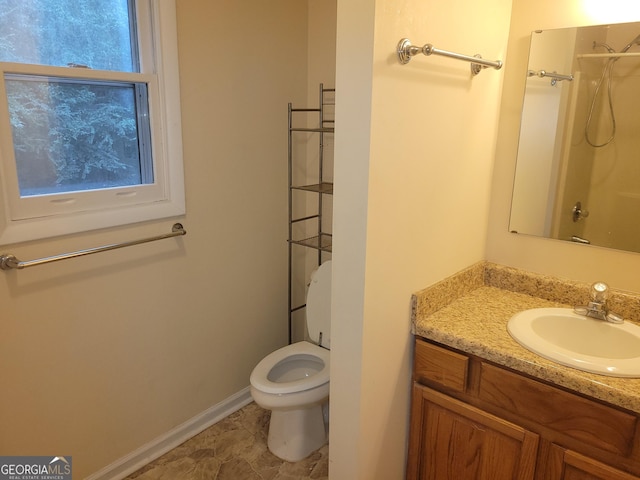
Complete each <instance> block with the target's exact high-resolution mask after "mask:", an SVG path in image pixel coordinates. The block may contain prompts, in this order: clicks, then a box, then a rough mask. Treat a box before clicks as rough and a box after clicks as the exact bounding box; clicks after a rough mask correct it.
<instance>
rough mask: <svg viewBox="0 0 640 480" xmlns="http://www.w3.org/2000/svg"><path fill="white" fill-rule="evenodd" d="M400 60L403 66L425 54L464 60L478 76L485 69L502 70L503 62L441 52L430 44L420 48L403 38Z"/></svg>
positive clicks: (400, 47) (398, 49) (476, 56)
mask: <svg viewBox="0 0 640 480" xmlns="http://www.w3.org/2000/svg"><path fill="white" fill-rule="evenodd" d="M396 51H397V53H398V60H400V63H402V64H403V65H404V64H406V63H409V60H411V57H413V56H415V55H417V54H419V53H423V54H424V55H427V56H429V55H442V56H444V57H450V58H455V59H457V60H464V61H467V62H471V74H472V75H477V74H478V73H480V71H481V70H482V69H483V68H488V67H493V68H495V69H496V70H500V69H501V68H502V61H500V60H496V61H495V62H494V61H491V60H484V59H483V58H482V56H481V55H480V54H476V55H474V56H473V57H470V56H468V55H462V54H460V53H454V52H448V51H446V50H440V49H438V48H435V47H434V46H433V45H431V44H430V43H427V44H425V45H423V46H422V47H418V46H416V45H412V44H411V40H409V39H408V38H403V39H401V40H400V41H399V42H398V48H397V50H396Z"/></svg>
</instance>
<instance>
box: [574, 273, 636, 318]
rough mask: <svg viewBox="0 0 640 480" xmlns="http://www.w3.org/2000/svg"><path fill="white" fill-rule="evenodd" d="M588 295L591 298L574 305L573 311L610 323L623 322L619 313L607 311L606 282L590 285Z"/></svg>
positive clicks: (607, 295) (607, 289)
mask: <svg viewBox="0 0 640 480" xmlns="http://www.w3.org/2000/svg"><path fill="white" fill-rule="evenodd" d="M589 296H590V298H591V300H590V301H589V303H588V304H587V305H581V306H577V307H574V309H573V311H574V312H575V313H577V314H578V315H585V316H587V317H592V318H597V319H599V320H604V321H606V322H610V323H623V322H624V320H623V319H622V317H621V316H620V315H618V314H617V313H613V312H610V311H609V307H608V306H607V300H608V299H609V286H608V285H607V284H606V283H604V282H596V283H594V284H593V285H591V291H590V292H589Z"/></svg>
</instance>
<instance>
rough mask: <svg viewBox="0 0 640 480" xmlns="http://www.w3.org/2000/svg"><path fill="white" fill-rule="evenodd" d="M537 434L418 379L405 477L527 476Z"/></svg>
mask: <svg viewBox="0 0 640 480" xmlns="http://www.w3.org/2000/svg"><path fill="white" fill-rule="evenodd" d="M537 449H538V435H536V434H535V433H532V432H529V431H527V430H525V429H523V428H521V427H519V426H517V425H514V424H512V423H509V422H507V421H505V420H503V419H500V418H498V417H495V416H493V415H490V414H488V413H486V412H484V411H482V410H479V409H477V408H475V407H472V406H470V405H467V404H466V403H463V402H460V401H458V400H456V399H453V398H451V397H448V396H447V395H444V394H442V393H439V392H436V391H435V390H431V389H429V388H426V387H423V386H422V385H419V384H417V383H416V384H414V387H413V404H412V408H411V439H410V443H409V458H408V465H407V479H408V480H418V479H420V480H532V479H533V476H534V473H535V464H536V456H537Z"/></svg>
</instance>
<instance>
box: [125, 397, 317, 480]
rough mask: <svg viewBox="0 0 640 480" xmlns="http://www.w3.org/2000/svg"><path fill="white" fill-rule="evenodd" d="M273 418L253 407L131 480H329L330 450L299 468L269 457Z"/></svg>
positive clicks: (306, 461) (210, 428) (146, 467)
mask: <svg viewBox="0 0 640 480" xmlns="http://www.w3.org/2000/svg"><path fill="white" fill-rule="evenodd" d="M269 415H270V412H269V411H267V410H263V409H262V408H260V407H259V406H257V405H256V404H255V403H250V404H249V405H247V406H246V407H244V408H242V409H240V410H238V411H237V412H235V413H233V414H232V415H230V416H228V417H227V418H225V419H223V420H221V421H220V422H218V423H216V424H215V425H213V426H211V427H209V428H208V429H206V430H205V431H203V432H202V433H200V434H198V435H196V436H195V437H193V438H191V439H190V440H188V441H186V442H185V443H183V444H182V445H180V446H178V447H176V448H175V449H173V450H171V451H170V452H168V453H166V454H165V455H163V456H162V457H160V458H158V459H157V460H154V461H153V462H151V463H150V464H148V465H146V466H144V467H143V468H141V469H140V470H138V471H137V472H134V473H133V474H131V475H130V476H128V477H127V478H126V479H125V480H134V479H135V480H327V479H328V478H329V477H328V475H329V473H328V469H329V446H328V445H325V446H324V447H322V448H321V449H320V450H318V451H316V452H314V453H312V454H311V455H310V456H309V457H307V458H305V459H304V460H301V461H299V462H296V463H290V462H285V461H284V460H280V459H279V458H278V457H276V456H274V455H273V454H272V453H271V452H269V450H268V449H267V432H268V427H269Z"/></svg>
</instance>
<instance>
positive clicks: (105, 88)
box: [5, 75, 153, 197]
mask: <svg viewBox="0 0 640 480" xmlns="http://www.w3.org/2000/svg"><path fill="white" fill-rule="evenodd" d="M5 87H6V91H7V99H8V103H9V114H10V119H11V128H12V134H13V146H14V151H15V162H16V169H17V173H18V184H19V188H20V196H22V197H26V196H30V195H42V194H53V193H61V192H68V191H81V190H91V189H102V188H110V187H121V186H130V185H140V184H143V183H152V182H153V173H152V169H151V160H150V155H149V153H150V152H149V151H148V145H147V144H146V143H143V142H142V141H143V140H144V139H147V138H149V133H148V128H149V127H148V122H138V118H139V117H142V118H146V115H145V114H144V113H143V114H142V115H139V114H138V106H140V107H141V108H142V109H143V110H145V113H146V110H147V108H146V102H142V101H141V102H137V98H138V97H142V98H144V95H139V96H138V95H136V91H137V90H139V91H141V92H144V91H146V85H144V84H142V85H140V84H138V85H136V84H118V83H105V82H87V81H84V82H79V81H77V80H74V81H71V80H69V79H52V78H48V79H47V78H45V79H43V78H40V77H35V78H32V77H24V78H23V77H21V76H17V75H6V76H5ZM141 129H146V130H147V132H146V134H145V132H144V131H143V132H142V133H143V134H142V135H138V132H139V130H141Z"/></svg>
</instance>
